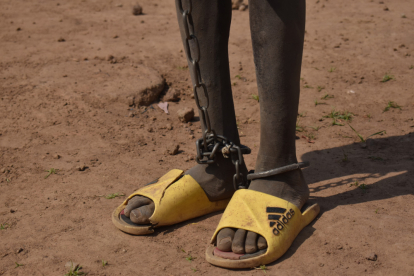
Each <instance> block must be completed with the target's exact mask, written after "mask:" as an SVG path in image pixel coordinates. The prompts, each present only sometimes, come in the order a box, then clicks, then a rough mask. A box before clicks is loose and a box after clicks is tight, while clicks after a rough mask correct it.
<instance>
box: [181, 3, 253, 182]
mask: <svg viewBox="0 0 414 276" xmlns="http://www.w3.org/2000/svg"><path fill="white" fill-rule="evenodd" d="M183 4H185V5H183ZM176 5H177V7H178V9H179V12H180V14H181V16H182V18H181V19H182V23H183V24H182V25H183V27H184V34H185V42H184V50H185V53H186V55H187V58H188V60H189V63H190V64H189V65H190V66H189V67H190V68H189V69H190V71H191V72H192V76H193V83H194V85H193V92H194V99H195V102H196V105H197V108H198V109H199V111H200V112H199V113H200V121H201V123H202V125H203V129H204V131H203V135H202V138H200V139H198V140H197V141H196V148H197V157H196V160H197V162H198V163H199V164H212V163H215V162H216V157H217V153H218V152H219V151H221V152H222V153H223V156H224V157H225V158H229V157H230V158H231V161H232V163H233V164H234V166H235V169H236V174H235V175H234V176H233V185H234V188H235V189H236V190H237V189H240V188H247V184H246V183H247V180H246V178H245V176H244V175H243V174H242V173H241V172H240V166H241V165H243V155H242V154H243V153H244V154H248V153H250V149H249V148H247V147H243V148H241V147H239V146H237V145H235V144H233V143H232V142H231V141H229V140H228V139H227V138H226V137H224V136H222V135H217V134H216V132H215V131H214V130H213V129H212V128H211V123H210V117H209V115H208V111H207V110H208V107H209V105H210V101H209V97H208V91H207V86H206V85H205V84H204V83H203V80H202V78H201V73H200V66H199V62H200V58H201V56H200V55H201V53H200V45H199V43H198V39H197V36H196V35H195V33H194V24H193V18H192V15H191V12H192V2H191V0H176ZM200 90H202V91H200ZM199 92H202V94H203V95H204V98H205V102H204V104H203V103H201V101H200V98H199ZM228 153H230V155H229V154H228Z"/></svg>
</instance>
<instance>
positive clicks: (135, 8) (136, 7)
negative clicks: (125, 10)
mask: <svg viewBox="0 0 414 276" xmlns="http://www.w3.org/2000/svg"><path fill="white" fill-rule="evenodd" d="M132 14H133V15H140V14H142V7H141V5H140V4H135V5H134V6H133V7H132Z"/></svg>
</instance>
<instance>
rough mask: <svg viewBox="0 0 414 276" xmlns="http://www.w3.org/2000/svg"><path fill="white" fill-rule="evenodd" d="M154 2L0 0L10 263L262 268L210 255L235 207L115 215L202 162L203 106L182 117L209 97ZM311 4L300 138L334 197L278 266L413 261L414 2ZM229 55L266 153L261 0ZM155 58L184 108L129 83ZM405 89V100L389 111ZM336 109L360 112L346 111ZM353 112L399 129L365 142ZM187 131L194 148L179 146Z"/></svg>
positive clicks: (314, 191)
mask: <svg viewBox="0 0 414 276" xmlns="http://www.w3.org/2000/svg"><path fill="white" fill-rule="evenodd" d="M140 3H141V5H142V6H143V8H144V14H143V15H140V16H133V15H132V13H131V7H132V4H133V2H132V1H126V0H117V1H112V0H100V1H97V0H72V1H60V0H43V1H41V4H40V1H27V0H26V1H24V0H13V1H12V0H1V1H0V15H1V16H0V29H1V31H0V35H1V40H0V55H1V58H0V72H1V74H0V87H1V88H0V89H1V90H0V116H1V120H0V170H1V171H0V226H1V227H0V228H1V230H0V275H64V274H65V273H67V272H68V269H67V268H66V267H65V264H66V263H67V262H68V261H73V262H76V263H79V264H80V265H81V266H82V267H83V268H82V270H81V271H84V272H87V273H88V275H197V274H200V275H201V274H202V275H263V274H264V272H263V271H261V270H257V269H251V270H241V271H235V270H225V269H221V268H217V267H214V266H212V265H210V264H208V263H207V262H206V261H205V259H204V251H205V247H206V246H207V243H208V241H209V239H210V237H211V235H212V234H213V232H214V229H215V227H216V225H217V223H218V221H219V219H220V217H221V213H215V214H211V215H209V216H205V217H201V218H198V219H194V220H192V221H189V222H185V223H181V224H178V225H175V226H172V227H164V228H161V229H158V230H157V231H156V233H155V234H154V235H151V236H141V237H135V236H130V235H127V234H125V233H122V232H120V231H119V230H117V229H116V228H115V227H114V226H113V224H112V222H111V219H110V217H111V212H112V211H113V209H114V208H115V207H116V206H118V205H119V204H120V203H121V202H122V201H123V200H124V199H125V196H120V197H116V198H113V199H107V198H105V197H103V196H102V195H105V196H108V195H110V194H114V193H118V194H126V195H127V194H129V193H131V192H133V191H134V190H135V189H136V188H138V187H141V186H142V185H144V184H145V183H148V182H150V181H152V180H153V179H155V178H157V177H159V176H161V175H162V174H164V173H165V172H167V171H168V170H170V169H173V168H180V169H188V168H190V167H192V166H193V165H194V163H195V161H194V152H195V145H194V142H195V139H196V138H198V137H199V136H200V131H199V128H200V122H199V120H198V116H196V118H195V120H193V122H190V123H188V124H184V123H181V122H180V121H179V120H178V117H177V114H176V113H177V110H178V109H180V108H183V107H193V108H196V106H195V103H194V100H193V99H192V97H191V94H192V92H191V90H190V86H191V82H190V79H189V72H188V69H187V68H186V59H185V56H184V55H183V52H182V44H181V41H180V36H179V30H178V25H177V19H176V15H175V10H174V1H170V0H152V1H150V0H141V1H140ZM307 11H308V12H307V26H306V37H305V50H304V57H303V69H302V80H301V87H302V91H301V100H300V107H299V113H300V114H299V116H298V132H297V136H298V139H297V152H298V157H299V159H300V160H307V161H310V162H311V164H312V166H311V167H310V168H307V169H305V170H304V174H305V177H306V179H307V181H308V183H309V186H310V188H311V200H312V201H316V202H318V203H319V204H320V205H321V208H322V211H321V214H320V215H319V216H318V217H317V219H316V220H315V221H314V222H313V223H312V224H311V225H310V226H308V227H306V228H305V229H304V230H303V231H302V232H301V234H300V235H299V236H298V238H297V239H296V240H295V242H294V243H293V246H292V247H291V248H290V249H289V251H288V252H287V253H286V255H285V256H284V257H283V258H282V259H280V260H278V261H277V262H275V263H272V264H269V265H268V266H267V268H268V270H267V274H268V275H414V258H413V256H414V242H413V241H414V224H413V221H414V214H413V213H411V212H410V210H413V209H414V196H413V192H414V182H413V176H414V173H413V168H414V93H413V87H414V77H413V76H414V68H413V67H414V4H413V2H412V1H410V0H394V1H386V2H385V3H384V2H383V1H379V0H364V1H361V0H349V1H331V0H330V1H328V0H312V1H308V3H307ZM229 54H230V68H231V76H232V82H233V84H234V86H233V95H234V99H235V105H236V113H237V120H238V122H239V129H240V132H241V136H242V137H241V139H242V143H243V144H245V145H248V146H250V147H251V148H252V154H251V155H249V156H246V163H247V165H248V167H249V169H252V168H254V164H255V158H256V154H257V151H258V147H259V135H258V133H259V122H260V118H259V104H258V102H257V101H256V100H255V99H253V97H252V95H256V94H257V85H256V82H255V81H256V76H255V72H254V64H253V55H252V47H251V42H250V32H249V18H248V11H234V13H233V24H232V29H231V37H230V46H229ZM110 55H112V56H113V57H114V58H108V56H110ZM140 68H141V69H142V68H146V69H145V70H152V69H153V70H154V71H155V72H157V73H156V74H158V75H159V76H162V77H163V78H164V79H165V81H166V84H167V88H166V89H168V87H169V88H175V89H177V90H178V91H181V96H180V101H178V102H176V103H170V105H169V110H170V114H169V115H167V114H165V113H164V112H163V111H162V110H161V109H160V108H159V107H158V106H157V105H156V104H153V105H152V108H151V107H150V108H147V109H145V108H143V107H140V108H132V109H131V108H130V107H129V106H128V103H127V102H125V101H124V100H123V99H124V97H123V96H122V95H123V94H124V93H127V92H128V91H127V90H128V89H133V87H135V86H139V85H140V83H142V82H144V81H146V77H145V76H143V75H140V74H139V73H138V72H142V70H141V69H140ZM148 68H152V69H148ZM152 74H154V73H152ZM387 74H388V75H389V76H390V78H391V79H390V80H389V81H386V82H381V80H383V78H384V76H385V75H387ZM131 87H132V88H131ZM111 93H114V94H115V95H117V96H116V97H111V95H110V94H111ZM128 93H129V92H128ZM326 95H327V96H326ZM322 98H324V99H322ZM390 101H392V102H394V103H396V104H397V105H399V106H401V107H400V108H401V109H399V108H398V107H397V106H396V105H393V104H391V105H392V106H393V107H390V108H389V110H388V111H384V109H385V108H386V107H387V105H388V103H389V102H390ZM333 109H335V110H336V111H338V112H340V113H344V112H345V114H346V112H350V113H352V114H353V116H352V118H351V119H352V120H351V121H346V120H345V119H344V117H346V116H342V119H341V118H338V119H337V120H335V122H336V123H337V125H333V122H334V120H333V119H332V118H324V116H327V115H329V114H330V113H331V111H332V110H333ZM167 124H171V125H172V127H173V129H172V130H169V129H168V128H167ZM348 124H350V125H351V126H352V127H353V128H354V129H355V130H356V131H357V132H358V133H360V134H361V135H362V137H363V138H364V139H365V138H366V137H368V136H369V135H371V134H374V133H377V132H380V131H383V130H385V132H382V134H378V135H375V136H372V137H371V139H369V140H368V141H367V142H365V143H363V142H361V140H360V138H358V136H357V134H356V133H355V132H354V131H353V130H352V129H351V127H350V126H348ZM193 136H194V137H195V138H193ZM172 145H179V146H180V152H179V153H178V154H177V155H166V154H165V152H166V149H168V148H169V147H171V146H172ZM82 165H85V166H86V169H85V170H83V171H79V170H78V169H77V167H79V166H82ZM51 168H54V169H56V173H55V174H53V173H52V174H50V175H49V177H47V178H45V176H46V175H47V174H48V173H47V172H46V170H50V169H51ZM184 251H185V252H184ZM374 254H375V255H376V256H377V259H376V260H375V261H374V260H369V258H370V256H371V257H373V255H374ZM189 255H191V256H192V257H193V261H188V260H187V259H186V257H188V256H189ZM371 259H375V258H371ZM102 260H104V261H107V265H106V266H104V267H103V266H102ZM17 264H21V265H22V266H18V265H17ZM16 266H18V267H16Z"/></svg>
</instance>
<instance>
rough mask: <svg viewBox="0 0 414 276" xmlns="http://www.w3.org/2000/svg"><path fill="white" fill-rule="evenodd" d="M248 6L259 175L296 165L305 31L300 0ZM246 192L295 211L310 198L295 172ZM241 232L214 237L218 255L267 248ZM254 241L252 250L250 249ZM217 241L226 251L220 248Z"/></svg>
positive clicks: (258, 2) (258, 183)
mask: <svg viewBox="0 0 414 276" xmlns="http://www.w3.org/2000/svg"><path fill="white" fill-rule="evenodd" d="M249 2H250V3H249V9H250V28H251V34H252V43H253V52H254V61H255V65H256V75H257V84H258V90H259V96H260V149H259V153H258V157H257V162H256V172H263V171H267V170H270V169H274V168H278V167H281V166H286V165H290V164H293V163H297V159H296V148H295V131H296V118H297V113H298V104H299V90H300V71H301V64H302V52H303V39H304V32H305V0H290V1H283V0H253V1H249ZM249 189H252V190H256V191H260V192H264V193H267V194H270V195H274V196H277V197H279V198H282V199H285V200H287V201H289V202H291V203H293V204H295V205H296V206H298V207H299V209H300V208H302V206H303V205H304V204H305V202H306V200H307V199H308V197H309V189H308V186H307V184H306V182H305V180H304V178H303V175H302V172H301V171H300V170H296V171H291V172H288V173H284V174H281V175H277V176H273V177H268V178H263V179H256V180H253V181H252V183H251V184H250V187H249ZM222 232H223V233H222ZM244 232H246V231H245V230H241V229H239V230H233V229H230V228H226V229H223V230H222V231H220V233H219V234H218V238H217V243H218V248H219V249H220V250H223V251H230V248H232V251H233V252H234V253H254V252H256V251H257V250H260V249H263V248H265V247H266V243H265V241H264V239H263V237H261V236H258V235H254V234H250V233H249V232H247V233H244ZM232 236H234V238H231V237H232ZM241 236H242V237H244V238H240V237H241ZM221 239H223V242H222V241H221ZM230 241H231V242H230ZM255 241H257V243H258V244H257V247H255V246H254V243H255ZM220 243H223V245H226V247H225V246H223V247H222V248H220ZM230 243H231V247H230V246H229V244H230ZM243 249H244V250H243Z"/></svg>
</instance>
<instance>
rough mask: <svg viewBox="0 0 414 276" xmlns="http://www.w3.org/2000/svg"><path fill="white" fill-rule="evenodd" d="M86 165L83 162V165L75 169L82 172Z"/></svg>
mask: <svg viewBox="0 0 414 276" xmlns="http://www.w3.org/2000/svg"><path fill="white" fill-rule="evenodd" d="M87 168H88V167H87V166H86V165H85V164H83V165H81V166H78V167H77V169H78V171H81V172H83V171H84V170H86V169H87Z"/></svg>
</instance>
